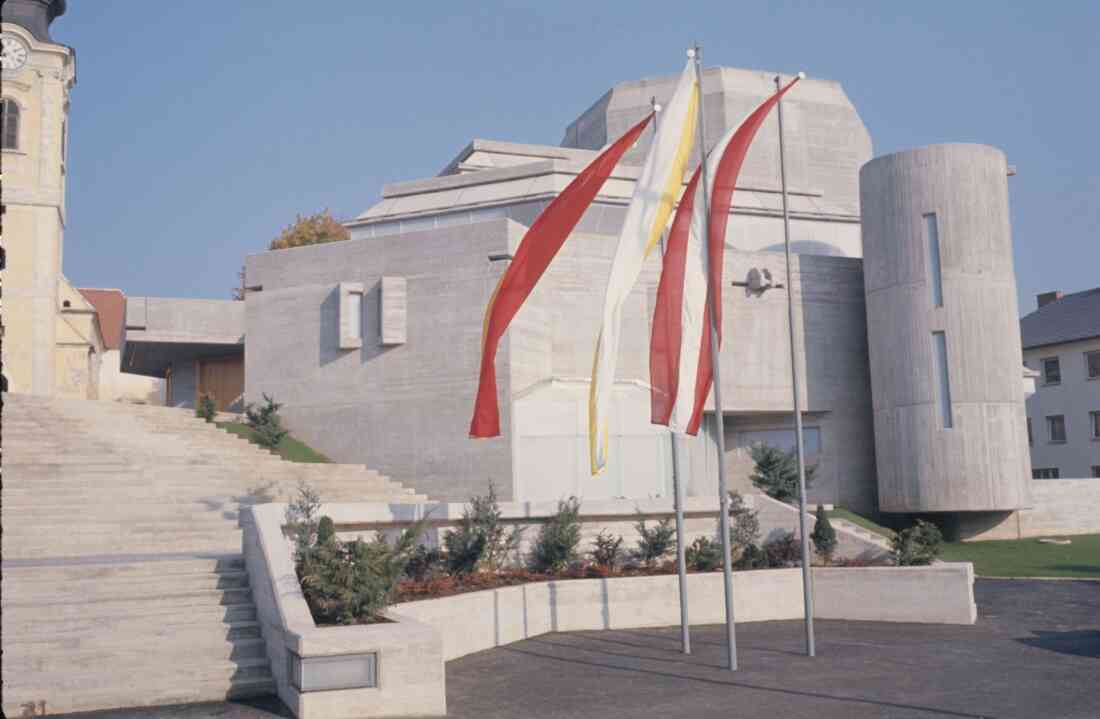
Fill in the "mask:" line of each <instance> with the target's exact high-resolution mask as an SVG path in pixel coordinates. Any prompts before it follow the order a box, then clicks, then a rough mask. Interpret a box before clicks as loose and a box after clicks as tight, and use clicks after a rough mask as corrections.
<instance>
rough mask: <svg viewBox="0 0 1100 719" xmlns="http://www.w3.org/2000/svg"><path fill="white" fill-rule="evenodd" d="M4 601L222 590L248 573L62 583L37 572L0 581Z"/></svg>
mask: <svg viewBox="0 0 1100 719" xmlns="http://www.w3.org/2000/svg"><path fill="white" fill-rule="evenodd" d="M0 586H2V590H3V597H4V604H5V605H6V604H7V603H8V602H9V601H10V602H19V601H20V600H22V599H24V598H26V597H34V598H36V599H38V598H42V597H47V596H49V595H50V594H52V593H55V592H59V591H62V590H63V591H64V592H65V593H68V594H72V593H76V594H77V595H78V596H80V597H81V598H83V599H87V600H95V599H97V598H107V597H117V596H126V597H153V596H159V595H161V594H166V593H171V592H174V591H188V590H191V591H200V590H201V591H210V590H223V589H242V588H247V587H248V572H245V571H240V572H217V573H215V572H210V573H206V574H159V575H156V576H155V577H149V576H144V577H143V576H132V577H114V578H111V579H109V580H105V579H103V578H102V577H83V578H78V579H68V580H66V582H65V583H64V584H63V585H59V584H58V583H57V580H56V579H44V578H40V577H38V576H35V575H31V576H29V577H25V578H19V579H14V580H9V579H8V578H7V577H5V578H4V580H3V582H2V583H0Z"/></svg>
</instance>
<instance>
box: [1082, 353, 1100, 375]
mask: <svg viewBox="0 0 1100 719" xmlns="http://www.w3.org/2000/svg"><path fill="white" fill-rule="evenodd" d="M1085 376H1086V377H1088V378H1089V379H1100V350H1097V351H1096V352H1086V353H1085Z"/></svg>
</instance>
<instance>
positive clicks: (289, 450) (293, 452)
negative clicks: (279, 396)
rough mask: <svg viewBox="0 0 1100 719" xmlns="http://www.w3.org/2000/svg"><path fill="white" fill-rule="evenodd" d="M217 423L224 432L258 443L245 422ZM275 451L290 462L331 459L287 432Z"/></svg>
mask: <svg viewBox="0 0 1100 719" xmlns="http://www.w3.org/2000/svg"><path fill="white" fill-rule="evenodd" d="M217 425H218V427H220V428H222V429H224V430H225V431H226V432H231V433H233V434H235V435H238V436H241V437H244V438H245V439H247V440H248V441H249V442H251V443H252V444H259V442H257V441H256V435H255V433H254V432H253V431H252V429H251V428H250V427H249V426H248V425H247V424H244V423H242V422H218V423H217ZM275 453H276V454H278V455H279V456H280V457H282V458H283V459H285V460H287V461H290V462H331V461H332V460H331V459H329V458H328V457H326V456H325V455H323V454H321V453H320V452H318V451H317V450H315V449H313V448H312V447H310V446H309V445H307V444H304V443H303V442H300V441H298V440H296V439H294V438H293V437H291V436H290V435H289V434H288V435H287V436H286V437H283V441H282V442H280V443H279V446H278V447H276V448H275Z"/></svg>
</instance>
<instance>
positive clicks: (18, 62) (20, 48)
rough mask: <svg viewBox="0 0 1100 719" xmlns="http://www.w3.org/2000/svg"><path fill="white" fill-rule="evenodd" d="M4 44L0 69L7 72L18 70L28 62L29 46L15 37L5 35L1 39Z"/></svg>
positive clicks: (0, 55)
mask: <svg viewBox="0 0 1100 719" xmlns="http://www.w3.org/2000/svg"><path fill="white" fill-rule="evenodd" d="M0 43H2V44H3V48H2V50H0V67H3V69H5V70H18V69H19V68H21V67H23V65H25V64H26V62H27V52H28V50H27V46H26V45H24V44H23V41H22V40H20V39H19V38H17V37H15V36H14V35H4V36H3V37H2V38H0Z"/></svg>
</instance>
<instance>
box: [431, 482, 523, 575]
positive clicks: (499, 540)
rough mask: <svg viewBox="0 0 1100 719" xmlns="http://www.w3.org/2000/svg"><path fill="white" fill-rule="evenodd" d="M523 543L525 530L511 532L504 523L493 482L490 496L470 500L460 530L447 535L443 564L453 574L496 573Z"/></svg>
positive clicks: (458, 528) (445, 536) (490, 486)
mask: <svg viewBox="0 0 1100 719" xmlns="http://www.w3.org/2000/svg"><path fill="white" fill-rule="evenodd" d="M522 539H523V528H522V527H513V528H511V529H509V528H508V527H507V526H506V525H505V523H504V522H503V521H502V519H501V510H500V503H499V502H498V501H497V493H496V487H495V486H494V484H493V482H492V480H490V481H489V492H488V494H486V495H484V496H475V497H471V498H470V502H469V504H467V505H466V507H465V508H464V509H463V511H462V518H461V519H460V520H459V521H458V526H457V527H456V528H455V529H453V530H451V531H450V532H448V533H447V534H446V535H444V537H443V545H444V546H445V547H446V548H447V553H446V556H445V557H444V561H445V563H446V564H447V568H448V569H449V570H450V571H451V573H453V574H469V573H471V572H474V571H477V570H478V569H479V568H484V569H487V570H488V571H490V572H493V573H496V572H498V571H500V569H501V567H503V566H504V564H505V562H507V561H508V557H510V556H512V555H513V554H515V553H516V552H517V551H518V550H519V543H520V541H521V540H522Z"/></svg>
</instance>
